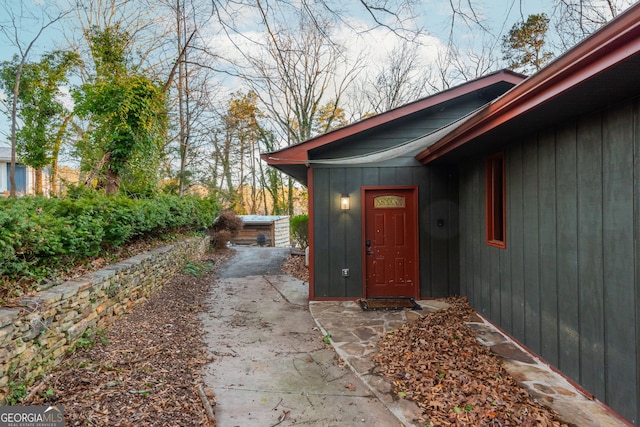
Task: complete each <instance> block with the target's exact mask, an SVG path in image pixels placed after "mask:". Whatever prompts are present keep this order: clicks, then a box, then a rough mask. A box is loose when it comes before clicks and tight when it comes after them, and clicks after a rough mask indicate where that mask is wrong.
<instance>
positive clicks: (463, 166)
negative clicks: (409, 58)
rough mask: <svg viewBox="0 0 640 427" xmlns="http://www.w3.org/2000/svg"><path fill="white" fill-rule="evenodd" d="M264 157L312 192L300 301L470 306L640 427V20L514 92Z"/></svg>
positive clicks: (638, 9)
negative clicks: (409, 300) (306, 283)
mask: <svg viewBox="0 0 640 427" xmlns="http://www.w3.org/2000/svg"><path fill="white" fill-rule="evenodd" d="M512 85H515V86H513V88H511V89H510V90H509V88H510V87H511V86H512ZM412 106H415V108H412ZM447 125H448V126H447ZM402 144H405V145H402ZM398 145H400V146H398ZM416 145H417V146H420V145H421V148H419V149H417V150H416V151H415V152H414V148H415V147H416ZM389 147H395V148H393V149H392V150H389ZM403 147H404V148H405V150H403V149H402V148H403ZM372 153H373V154H372ZM263 158H264V159H265V160H266V161H267V162H268V163H269V164H271V165H273V166H275V167H277V168H279V169H281V170H283V171H284V172H286V173H288V174H290V175H292V176H294V177H295V178H296V179H298V180H299V181H300V182H302V183H304V184H306V185H307V186H308V188H309V213H310V218H311V224H312V225H311V230H310V231H311V232H312V236H313V238H312V241H311V252H312V254H313V256H312V265H311V268H312V270H311V271H312V279H311V281H310V289H311V291H310V293H311V295H310V297H311V298H312V299H355V298H358V297H368V296H378V295H384V296H393V295H403V296H413V297H417V298H430V297H441V296H447V295H450V294H460V295H463V296H466V297H468V299H469V302H470V303H471V304H472V306H473V307H474V308H475V309H476V310H477V311H478V312H479V313H480V314H482V315H483V316H484V317H485V318H487V319H488V320H490V321H491V322H493V323H494V324H496V325H497V326H499V327H500V328H501V329H502V330H504V331H506V332H507V333H509V334H510V335H511V336H513V337H514V338H515V339H516V340H518V341H519V342H520V343H522V344H523V345H525V346H526V347H527V348H529V349H530V350H531V351H533V352H535V353H537V354H538V355H540V356H541V357H542V358H543V359H544V360H545V361H547V362H548V363H549V364H551V365H552V366H554V367H555V368H556V369H558V370H559V371H560V372H562V373H563V374H564V375H565V376H566V377H567V378H568V379H570V380H571V381H573V382H574V383H576V384H578V385H579V386H581V387H582V388H583V389H584V390H586V392H587V393H590V394H591V395H593V396H594V398H596V399H598V400H599V401H601V402H604V403H605V404H606V405H608V406H610V407H611V408H612V409H613V410H615V411H616V412H617V413H618V414H620V415H621V416H622V417H624V418H625V419H626V420H627V421H628V422H629V423H631V424H634V425H637V424H638V422H639V419H640V348H639V347H640V4H635V5H634V6H633V7H631V8H630V9H629V10H628V11H627V12H625V13H624V14H621V15H620V16H618V17H617V18H616V19H615V20H614V21H612V22H611V23H609V24H608V25H606V26H605V27H603V28H602V29H601V30H599V31H598V32H597V33H595V34H593V35H592V36H591V37H589V38H588V39H586V40H585V41H583V42H582V43H580V44H579V45H577V46H576V47H575V48H573V49H571V50H570V51H568V52H567V53H565V54H564V55H562V56H561V57H559V58H557V59H556V60H555V61H553V62H552V63H551V64H549V65H548V66H546V67H545V68H543V69H542V70H540V71H539V72H538V73H536V74H535V75H533V76H531V77H529V78H527V79H524V80H522V78H521V77H520V76H518V75H515V74H512V73H509V72H500V73H496V74H492V75H490V76H487V77H486V78H484V79H478V80H476V81H473V82H470V83H467V84H466V85H461V86H459V87H457V88H454V89H451V90H449V91H445V92H442V93H440V94H437V95H434V96H432V97H429V98H426V99H425V100H421V101H418V102H417V103H414V104H409V105H407V106H405V107H401V108H399V109H397V110H393V111H390V112H388V113H385V114H383V115H380V116H377V117H374V118H372V119H369V120H368V121H363V122H360V123H357V124H355V125H352V126H349V127H347V128H344V129H340V130H337V131H335V132H332V133H329V134H326V135H323V136H320V137H318V138H315V139H313V140H310V141H307V142H305V143H303V144H300V145H297V146H294V147H290V148H288V149H285V150H282V151H279V152H275V153H268V154H265V155H264V156H263ZM327 159H331V160H327ZM376 159H384V160H381V161H379V162H375V160H376ZM372 160H373V161H374V162H370V161H372ZM357 162H361V163H357ZM342 195H345V196H348V202H349V209H348V210H341V205H340V201H341V196H342ZM345 202H346V199H345ZM412 257H415V258H412ZM414 260H417V261H414ZM343 269H348V271H345V272H344V277H343V273H342V270H343Z"/></svg>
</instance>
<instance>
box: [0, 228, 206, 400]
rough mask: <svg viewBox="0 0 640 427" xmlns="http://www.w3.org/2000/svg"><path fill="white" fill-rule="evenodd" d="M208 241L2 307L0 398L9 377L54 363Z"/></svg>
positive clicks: (169, 249)
mask: <svg viewBox="0 0 640 427" xmlns="http://www.w3.org/2000/svg"><path fill="white" fill-rule="evenodd" d="M208 243H209V239H208V238H191V239H187V240H185V241H182V242H179V243H175V244H172V245H169V246H165V247H163V248H159V249H155V250H152V251H150V252H147V253H144V254H141V255H137V256H135V257H132V258H129V259H128V260H125V261H122V262H120V263H118V264H114V265H111V266H109V267H106V268H104V269H102V270H99V271H97V272H95V273H92V274H88V275H86V276H83V277H82V278H80V279H78V280H72V281H69V282H65V283H63V284H61V285H58V286H55V287H53V288H51V289H49V290H46V291H42V292H39V293H38V294H36V295H35V296H33V297H28V298H24V299H22V300H21V305H23V308H0V354H2V360H1V361H0V402H1V401H2V400H3V399H4V398H5V397H6V392H7V390H8V387H7V385H8V383H9V381H11V380H12V379H13V377H15V376H17V375H19V376H20V377H21V378H28V377H30V376H31V375H33V376H35V375H36V374H38V373H39V372H42V371H43V370H44V369H49V368H52V367H53V366H55V365H56V364H57V363H58V362H59V361H60V360H61V359H62V358H63V356H64V354H65V352H66V351H67V350H68V349H69V348H70V347H71V346H73V345H74V343H75V342H76V341H77V340H78V338H80V337H82V336H83V334H84V333H85V331H90V332H91V331H93V332H94V333H95V330H96V329H97V328H102V327H105V326H106V325H108V324H109V323H110V322H112V321H113V320H114V319H115V318H116V317H117V316H119V315H121V314H123V313H125V312H127V311H129V310H130V309H131V308H132V307H133V306H135V305H137V304H140V303H141V302H144V301H146V299H147V298H148V297H149V296H150V295H152V294H153V293H154V291H156V290H157V289H158V288H160V287H161V286H162V285H164V284H165V283H166V281H167V280H168V279H169V278H170V277H171V276H172V275H173V274H174V273H175V272H176V271H177V270H178V269H179V268H180V267H181V266H183V265H184V264H185V263H186V261H188V260H189V259H194V258H196V257H198V256H200V255H201V254H203V253H204V252H205V251H206V249H207V246H208Z"/></svg>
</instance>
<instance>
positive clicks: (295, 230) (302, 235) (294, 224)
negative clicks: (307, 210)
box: [289, 215, 309, 248]
mask: <svg viewBox="0 0 640 427" xmlns="http://www.w3.org/2000/svg"><path fill="white" fill-rule="evenodd" d="M289 224H290V226H291V236H292V237H293V240H295V241H297V242H298V243H299V244H300V246H301V247H302V248H306V247H307V246H309V215H296V216H294V217H291V220H290V221H289Z"/></svg>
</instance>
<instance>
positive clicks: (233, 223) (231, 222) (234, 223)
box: [213, 209, 244, 238]
mask: <svg viewBox="0 0 640 427" xmlns="http://www.w3.org/2000/svg"><path fill="white" fill-rule="evenodd" d="M243 226H244V224H243V222H242V218H240V217H239V216H238V215H236V213H235V212H234V211H232V210H230V209H227V210H224V211H222V212H220V215H219V216H218V218H217V219H216V221H215V223H214V224H213V231H215V232H216V234H218V233H219V232H220V231H228V232H229V233H231V234H230V236H231V237H232V238H233V237H236V236H237V235H238V234H239V233H240V230H242V227H243Z"/></svg>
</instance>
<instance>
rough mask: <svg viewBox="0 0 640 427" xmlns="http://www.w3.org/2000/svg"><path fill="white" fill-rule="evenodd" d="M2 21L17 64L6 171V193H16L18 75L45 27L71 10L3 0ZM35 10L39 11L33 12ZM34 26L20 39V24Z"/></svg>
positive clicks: (19, 76)
mask: <svg viewBox="0 0 640 427" xmlns="http://www.w3.org/2000/svg"><path fill="white" fill-rule="evenodd" d="M2 10H3V11H4V22H0V33H2V35H3V37H4V38H5V39H6V40H7V42H8V43H9V44H10V45H11V46H13V47H14V48H15V49H16V50H17V57H18V66H17V70H16V76H15V85H14V87H13V93H12V94H11V96H12V99H11V107H10V108H9V113H10V115H11V169H10V172H9V183H10V184H9V185H10V190H9V195H10V196H11V197H15V196H16V178H15V175H16V144H17V141H16V133H17V131H18V117H17V116H18V96H19V95H20V79H21V77H22V71H23V68H24V65H25V63H26V62H27V60H28V58H29V54H30V53H31V50H32V49H33V47H34V46H35V45H36V43H37V41H38V39H39V38H40V37H41V36H42V34H43V33H44V32H45V30H46V29H47V28H49V27H51V26H52V25H53V24H55V23H56V22H58V21H60V20H61V19H62V18H64V17H65V16H66V15H68V14H69V13H70V10H50V9H48V8H42V9H39V10H36V11H34V10H32V9H29V8H26V7H25V5H24V4H23V3H22V2H18V4H17V5H16V4H15V2H10V1H6V0H5V1H3V3H2ZM36 12H39V14H38V13H36ZM25 27H26V28H34V29H35V34H34V35H32V36H31V39H30V40H23V33H22V32H21V29H22V28H25Z"/></svg>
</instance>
